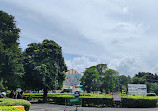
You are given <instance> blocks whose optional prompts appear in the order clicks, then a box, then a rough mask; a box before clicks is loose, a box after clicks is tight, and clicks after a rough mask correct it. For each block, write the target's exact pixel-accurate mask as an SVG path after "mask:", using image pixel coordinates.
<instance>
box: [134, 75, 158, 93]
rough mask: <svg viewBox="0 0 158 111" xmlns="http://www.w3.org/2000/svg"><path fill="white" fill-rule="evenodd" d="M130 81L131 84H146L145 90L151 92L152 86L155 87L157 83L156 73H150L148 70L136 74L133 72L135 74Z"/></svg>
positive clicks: (157, 76)
mask: <svg viewBox="0 0 158 111" xmlns="http://www.w3.org/2000/svg"><path fill="white" fill-rule="evenodd" d="M131 83H133V84H146V85H147V91H148V92H152V91H153V86H154V87H155V86H156V84H157V83H158V75H157V74H152V73H149V72H139V73H138V74H135V76H134V77H133V78H132V79H131ZM153 83H154V84H153Z"/></svg>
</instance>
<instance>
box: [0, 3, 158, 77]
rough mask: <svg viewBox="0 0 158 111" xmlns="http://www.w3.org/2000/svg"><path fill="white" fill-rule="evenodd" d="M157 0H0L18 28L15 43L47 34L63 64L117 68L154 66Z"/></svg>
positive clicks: (157, 64) (131, 70)
mask: <svg viewBox="0 0 158 111" xmlns="http://www.w3.org/2000/svg"><path fill="white" fill-rule="evenodd" d="M157 5H158V0H0V10H3V11H5V12H7V13H9V14H11V15H13V16H15V20H16V21H17V27H19V28H20V29H21V33H20V36H21V37H20V47H21V48H22V49H23V50H24V49H25V48H27V45H28V44H29V43H32V42H37V43H39V42H42V41H43V40H44V39H50V40H54V41H55V42H57V43H58V44H59V45H60V46H61V47H62V50H63V55H64V58H65V62H66V64H67V66H68V68H69V69H72V68H73V69H75V70H77V71H78V72H80V73H82V72H83V71H84V70H85V68H88V67H90V66H92V65H97V64H100V63H105V64H108V67H109V68H112V69H115V70H117V71H118V72H119V73H120V74H124V75H130V76H133V75H134V74H136V73H138V72H140V71H144V72H152V73H157V72H158V49H157V48H158V37H157V35H158V28H157V27H158V13H157V11H158V7H157Z"/></svg>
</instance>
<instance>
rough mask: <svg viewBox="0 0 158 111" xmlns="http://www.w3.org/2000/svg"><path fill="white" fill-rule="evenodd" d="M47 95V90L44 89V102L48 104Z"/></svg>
mask: <svg viewBox="0 0 158 111" xmlns="http://www.w3.org/2000/svg"><path fill="white" fill-rule="evenodd" d="M47 93H48V91H47V89H46V88H44V92H43V102H47Z"/></svg>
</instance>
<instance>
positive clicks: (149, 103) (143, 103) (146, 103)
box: [122, 98, 157, 108]
mask: <svg viewBox="0 0 158 111" xmlns="http://www.w3.org/2000/svg"><path fill="white" fill-rule="evenodd" d="M156 103H157V99H130V98H124V99H123V101H122V106H123V107H130V108H150V107H156Z"/></svg>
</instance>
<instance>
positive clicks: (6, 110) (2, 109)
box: [0, 106, 22, 111]
mask: <svg viewBox="0 0 158 111" xmlns="http://www.w3.org/2000/svg"><path fill="white" fill-rule="evenodd" d="M0 111H22V110H21V109H17V108H13V107H11V106H0Z"/></svg>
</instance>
